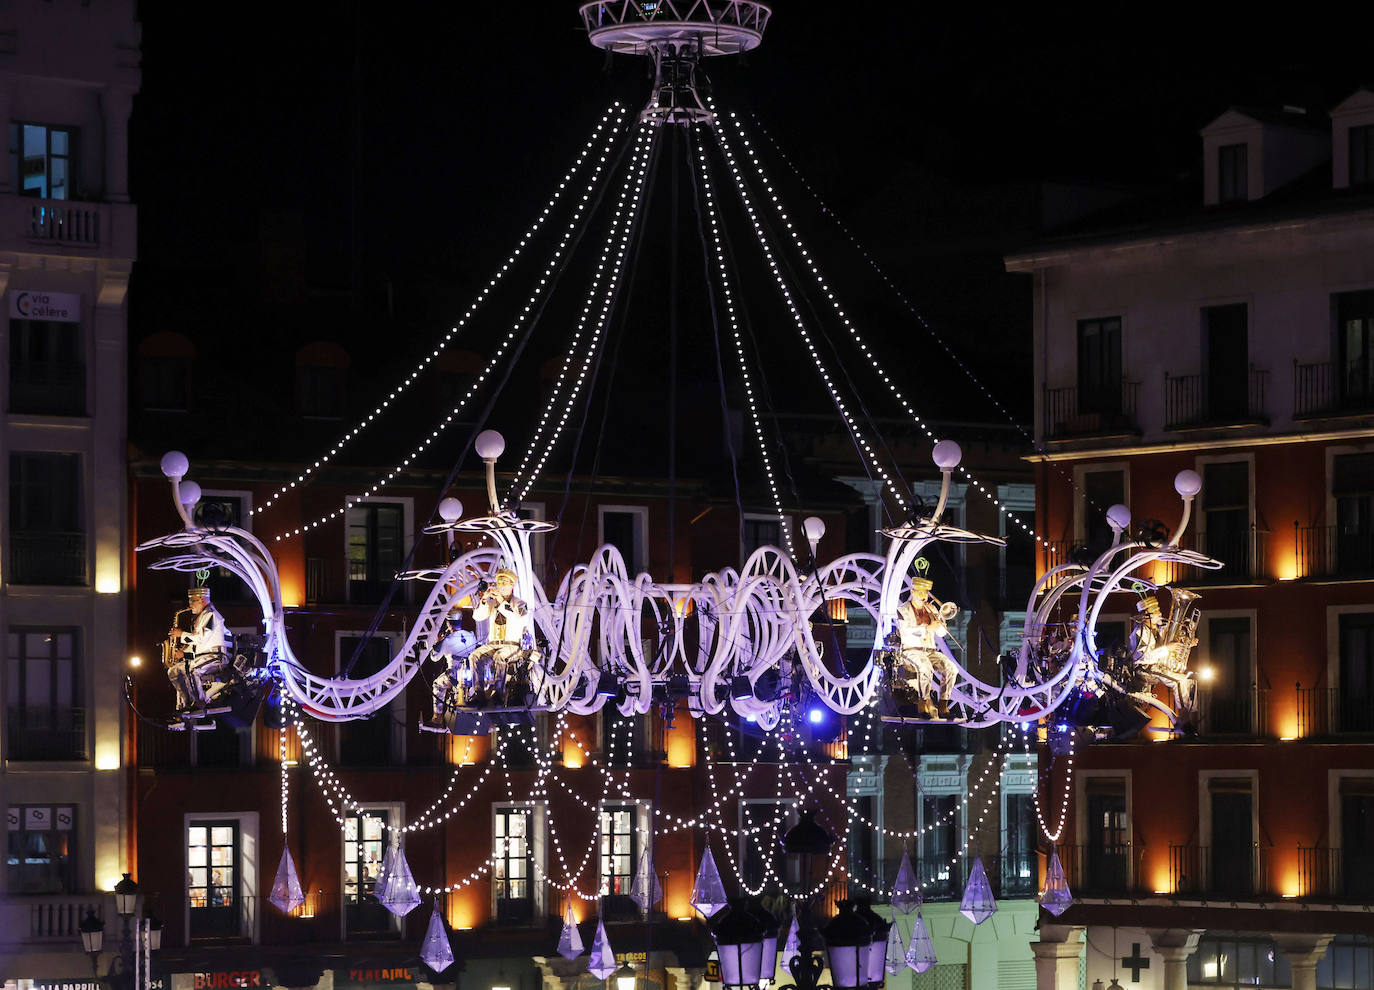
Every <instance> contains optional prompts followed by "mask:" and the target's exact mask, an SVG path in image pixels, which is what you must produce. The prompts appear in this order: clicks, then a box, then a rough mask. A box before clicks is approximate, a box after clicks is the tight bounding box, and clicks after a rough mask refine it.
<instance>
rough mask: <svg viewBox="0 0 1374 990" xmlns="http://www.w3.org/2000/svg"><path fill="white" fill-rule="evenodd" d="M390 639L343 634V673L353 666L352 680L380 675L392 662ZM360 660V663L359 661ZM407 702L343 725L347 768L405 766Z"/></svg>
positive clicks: (400, 701)
mask: <svg viewBox="0 0 1374 990" xmlns="http://www.w3.org/2000/svg"><path fill="white" fill-rule="evenodd" d="M391 647H392V641H391V638H390V637H389V636H378V635H375V634H374V635H373V636H370V637H364V636H362V635H350V634H346V633H345V634H340V635H339V638H338V651H339V670H340V671H341V672H342V671H344V670H345V669H346V668H348V666H349V664H350V663H351V664H352V668H351V669H349V670H348V676H349V677H350V678H352V679H353V680H361V679H363V678H365V677H371V676H372V675H373V674H376V673H380V672H381V670H382V668H384V667H385V666H386V665H387V664H388V663H390V662H391ZM355 657H356V659H355ZM404 706H405V699H404V698H397V699H396V700H395V701H392V702H391V703H389V704H388V705H387V706H386V707H385V708H383V709H382V710H381V711H378V712H374V713H373V714H372V715H370V716H368V717H367V718H358V719H353V720H352V721H349V722H342V723H340V725H339V762H340V763H342V764H343V765H345V766H352V767H366V766H392V765H395V764H399V763H402V762H404V760H405V755H404V752H403V748H404V733H403V732H402V731H401V730H402V726H403V725H404V723H405V707H404Z"/></svg>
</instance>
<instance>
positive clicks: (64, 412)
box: [10, 320, 86, 416]
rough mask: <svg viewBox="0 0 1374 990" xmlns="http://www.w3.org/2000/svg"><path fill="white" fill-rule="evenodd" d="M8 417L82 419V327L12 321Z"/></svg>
mask: <svg viewBox="0 0 1374 990" xmlns="http://www.w3.org/2000/svg"><path fill="white" fill-rule="evenodd" d="M10 412H12V413H30V414H34V415H41V416H84V415H85V414H86V346H85V339H84V337H83V335H82V333H81V324H80V323H71V322H66V321H58V320H10Z"/></svg>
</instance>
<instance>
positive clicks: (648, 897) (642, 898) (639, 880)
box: [630, 849, 663, 911]
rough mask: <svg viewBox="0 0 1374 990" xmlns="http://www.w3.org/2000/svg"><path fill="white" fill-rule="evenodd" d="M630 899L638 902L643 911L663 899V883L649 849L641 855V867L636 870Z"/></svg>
mask: <svg viewBox="0 0 1374 990" xmlns="http://www.w3.org/2000/svg"><path fill="white" fill-rule="evenodd" d="M630 900H632V901H634V902H635V903H636V904H638V905H639V908H640V910H641V911H648V910H649V909H650V908H652V907H653V906H654V905H655V904H657V903H658V902H659V901H661V900H663V885H662V884H661V883H659V882H658V875H657V874H656V873H654V861H653V857H652V856H651V855H650V854H649V850H648V849H645V850H644V855H643V856H640V857H639V869H637V870H636V871H635V879H634V883H633V884H631V885H630Z"/></svg>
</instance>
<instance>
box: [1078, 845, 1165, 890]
mask: <svg viewBox="0 0 1374 990" xmlns="http://www.w3.org/2000/svg"><path fill="white" fill-rule="evenodd" d="M1144 851H1145V850H1144V846H1141V847H1140V848H1139V849H1137V848H1136V847H1135V846H1134V845H1133V844H1132V843H1129V842H1126V843H1118V844H1115V845H1098V844H1088V845H1061V846H1058V847H1057V852H1058V853H1059V864H1060V865H1061V866H1063V867H1064V875H1065V876H1066V877H1067V878H1068V881H1069V889H1070V890H1072V891H1073V892H1074V895H1075V896H1081V897H1120V896H1122V895H1124V894H1127V893H1130V892H1131V891H1132V890H1133V889H1134V886H1133V884H1134V878H1135V877H1136V876H1139V873H1140V871H1139V870H1138V866H1139V862H1138V859H1139V856H1140V855H1142V854H1143V853H1144Z"/></svg>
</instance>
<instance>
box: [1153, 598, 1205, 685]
mask: <svg viewBox="0 0 1374 990" xmlns="http://www.w3.org/2000/svg"><path fill="white" fill-rule="evenodd" d="M1198 597H1199V596H1198V595H1197V594H1196V593H1195V592H1192V591H1187V590H1185V589H1183V588H1173V587H1171V588H1170V589H1169V621H1168V623H1167V624H1166V625H1165V626H1164V631H1163V633H1162V634H1161V636H1160V639H1161V640H1162V642H1163V645H1165V646H1167V647H1168V648H1169V656H1168V665H1169V667H1170V668H1171V669H1173V670H1176V671H1178V672H1179V673H1182V672H1184V671H1186V670H1187V669H1188V655H1189V654H1190V653H1191V652H1192V650H1193V647H1194V646H1196V645H1197V624H1198V620H1199V619H1201V618H1202V612H1201V609H1199V608H1198V607H1197V605H1196V602H1197V600H1198Z"/></svg>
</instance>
